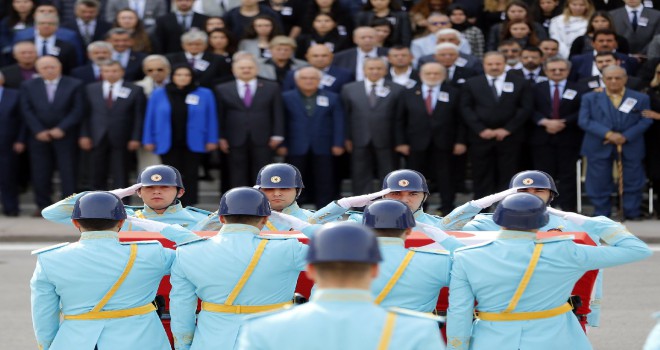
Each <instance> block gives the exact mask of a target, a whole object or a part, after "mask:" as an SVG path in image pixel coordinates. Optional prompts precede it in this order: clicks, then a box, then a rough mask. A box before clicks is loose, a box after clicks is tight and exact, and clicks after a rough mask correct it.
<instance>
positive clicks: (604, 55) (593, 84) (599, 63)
mask: <svg viewBox="0 0 660 350" xmlns="http://www.w3.org/2000/svg"><path fill="white" fill-rule="evenodd" d="M594 62H595V64H596V67H597V68H598V74H597V75H594V76H591V77H587V78H582V79H580V80H579V81H578V83H579V84H580V90H582V91H585V92H588V91H592V90H596V89H598V90H602V89H603V88H604V87H605V83H604V82H603V69H605V68H607V67H609V66H620V65H621V61H620V60H619V59H617V56H616V54H615V53H614V52H599V53H597V54H596V57H594ZM626 87H627V88H629V89H633V90H636V91H641V90H642V89H643V88H644V87H645V83H644V81H643V80H641V79H639V78H636V77H628V80H627V82H626Z"/></svg>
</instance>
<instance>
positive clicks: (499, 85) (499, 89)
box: [486, 73, 506, 96]
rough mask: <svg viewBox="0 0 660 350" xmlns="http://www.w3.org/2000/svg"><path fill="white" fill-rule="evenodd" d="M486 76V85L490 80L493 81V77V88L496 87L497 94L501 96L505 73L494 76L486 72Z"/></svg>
mask: <svg viewBox="0 0 660 350" xmlns="http://www.w3.org/2000/svg"><path fill="white" fill-rule="evenodd" d="M486 78H487V79H488V86H490V84H491V82H492V81H493V78H494V79H495V89H497V96H502V86H503V85H504V79H505V78H506V73H505V74H502V75H500V76H499V77H494V76H492V75H488V74H486Z"/></svg>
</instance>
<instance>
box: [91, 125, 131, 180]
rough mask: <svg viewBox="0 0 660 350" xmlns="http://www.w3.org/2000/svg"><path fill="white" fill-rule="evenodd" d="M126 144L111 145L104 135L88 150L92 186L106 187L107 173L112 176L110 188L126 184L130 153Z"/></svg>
mask: <svg viewBox="0 0 660 350" xmlns="http://www.w3.org/2000/svg"><path fill="white" fill-rule="evenodd" d="M127 144H128V143H126V144H123V145H113V144H112V143H111V142H110V140H108V137H107V136H105V137H103V139H102V140H101V142H100V143H99V144H98V145H97V146H96V147H94V148H92V151H91V152H90V156H91V160H90V165H91V178H92V188H93V189H95V190H107V189H108V175H110V176H111V178H112V188H124V187H127V186H128V163H129V156H130V153H129V152H128V149H127V148H126V147H127Z"/></svg>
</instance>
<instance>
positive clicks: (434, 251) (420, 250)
mask: <svg viewBox="0 0 660 350" xmlns="http://www.w3.org/2000/svg"><path fill="white" fill-rule="evenodd" d="M410 250H412V251H414V252H415V253H423V254H435V255H449V251H448V250H444V249H432V248H424V247H419V248H410Z"/></svg>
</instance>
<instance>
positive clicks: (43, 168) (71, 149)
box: [28, 134, 78, 209]
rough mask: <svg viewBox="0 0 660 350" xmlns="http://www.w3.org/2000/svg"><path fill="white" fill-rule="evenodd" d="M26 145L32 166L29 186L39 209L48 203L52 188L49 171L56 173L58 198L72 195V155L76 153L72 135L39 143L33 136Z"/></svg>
mask: <svg viewBox="0 0 660 350" xmlns="http://www.w3.org/2000/svg"><path fill="white" fill-rule="evenodd" d="M28 143H29V147H30V165H31V167H32V186H33V187H34V195H35V201H36V203H37V206H38V207H39V209H43V208H45V207H47V206H49V205H51V204H53V202H52V200H51V194H52V191H53V173H54V171H55V170H57V171H58V172H59V174H60V183H61V190H62V197H63V198H66V197H68V196H70V195H72V194H73V193H74V192H75V190H76V183H77V182H76V155H77V153H78V148H77V143H76V137H74V135H72V134H67V135H66V136H65V137H64V138H62V139H60V140H55V141H51V142H41V141H38V140H36V139H35V138H34V137H30V140H29V141H28Z"/></svg>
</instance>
